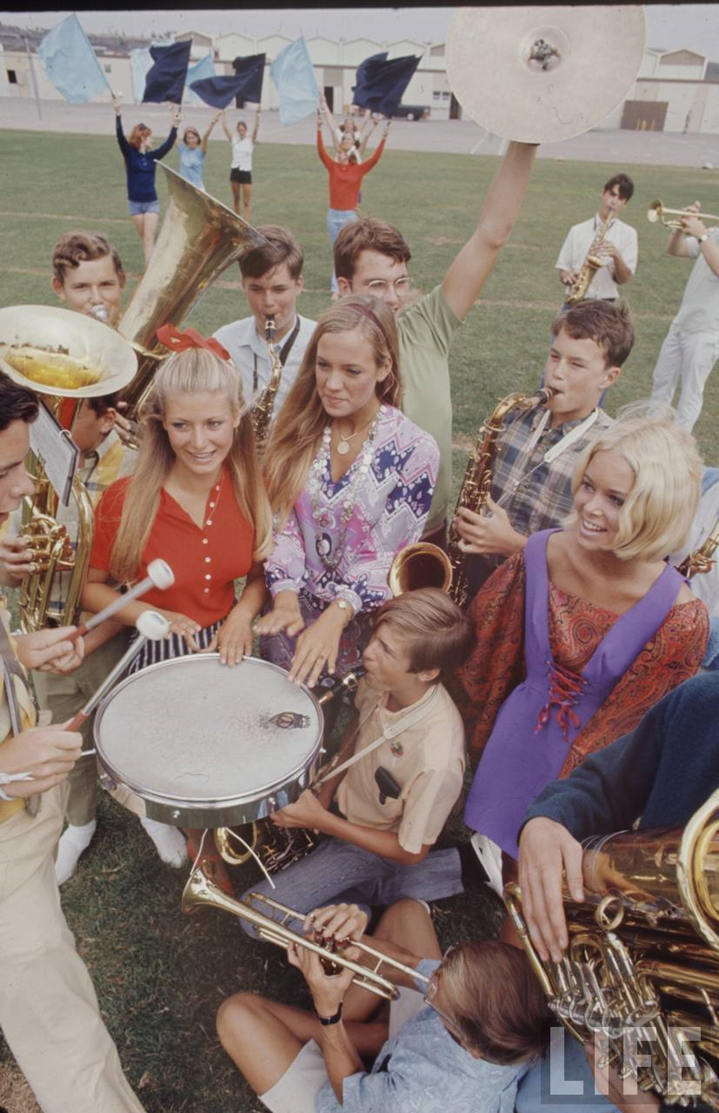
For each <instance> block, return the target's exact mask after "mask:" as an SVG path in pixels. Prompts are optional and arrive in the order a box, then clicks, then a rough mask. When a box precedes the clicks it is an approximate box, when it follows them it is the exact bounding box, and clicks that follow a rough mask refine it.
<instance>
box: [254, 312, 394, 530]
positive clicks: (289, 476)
mask: <svg viewBox="0 0 719 1113" xmlns="http://www.w3.org/2000/svg"><path fill="white" fill-rule="evenodd" d="M355 329H358V330H359V332H360V333H361V335H362V338H363V339H364V340H365V341H366V343H367V346H368V348H369V349H370V351H371V354H372V358H373V359H374V361H375V366H376V367H377V368H378V369H379V368H380V367H382V366H383V365H384V364H386V363H389V365H390V371H389V373H388V374H387V375H386V376H385V378H384V379H382V380H378V381H377V384H376V387H375V390H376V393H377V397H378V398H379V399H380V401H381V402H385V403H386V404H387V405H389V406H398V405H399V403H400V399H401V396H402V381H401V378H400V371H399V337H398V335H397V326H396V324H395V320H394V314H393V313H392V310H391V309H389V307H388V306H386V305H385V303H384V302H383V301H381V300H380V299H379V298H375V297H369V296H366V295H359V294H352V295H350V296H349V297H346V298H341V299H340V300H339V301H337V302H335V304H334V305H333V306H331V307H330V308H329V309H327V310H326V311H325V312H324V313H323V314H322V316H321V317H320V319H319V321H318V322H317V327H316V328H315V331H314V332H313V333H312V337H311V339H310V342H309V344H308V345H307V348H306V349H305V354H304V357H303V359H302V364H301V366H300V370H299V373H298V375H297V378H296V379H295V381H294V383H293V385H292V389H291V390H290V392H289V394H288V395H287V398H286V399H285V403H284V405H283V407H282V409H281V410H280V413H279V416H278V418H277V422H276V425H275V428H274V432H273V434H272V438H271V440H270V442H269V444H268V446H267V450H266V452H265V480H266V483H267V493H268V495H269V498H270V504H271V506H272V509H273V510H274V511H275V513H276V515H277V520H278V526H279V528H281V527H282V525H283V524H284V522H285V521H286V520H287V516H288V514H289V513H290V511H291V510H292V507H293V506H294V504H295V500H296V499H297V496H298V495H299V493H300V491H301V490H302V488H303V487H304V485H305V481H306V479H307V475H308V473H309V470H310V467H311V466H312V461H313V460H314V458H315V456H316V455H317V451H318V449H319V446H320V442H321V440H322V432H323V430H324V427H325V425H326V424H327V422H328V420H329V419H328V417H327V414H326V413H325V410H324V407H323V405H322V402H321V400H320V396H319V393H318V391H317V384H316V381H315V363H316V361H317V347H318V345H319V342H320V340H321V339H322V337H323V336H325V335H326V334H327V333H338V332H354V331H355Z"/></svg>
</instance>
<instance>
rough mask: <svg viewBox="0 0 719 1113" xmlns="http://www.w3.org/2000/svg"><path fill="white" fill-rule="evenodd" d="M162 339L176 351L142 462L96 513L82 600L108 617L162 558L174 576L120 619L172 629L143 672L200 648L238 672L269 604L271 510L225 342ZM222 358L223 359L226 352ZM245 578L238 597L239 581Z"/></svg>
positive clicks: (149, 415) (152, 410) (152, 407)
mask: <svg viewBox="0 0 719 1113" xmlns="http://www.w3.org/2000/svg"><path fill="white" fill-rule="evenodd" d="M158 336H159V337H160V339H161V340H162V342H163V343H165V344H167V346H168V347H172V348H174V349H175V352H176V354H174V355H172V356H170V358H169V359H167V360H166V361H165V362H164V363H163V364H162V365H161V367H160V369H159V371H158V372H157V374H156V376H155V381H154V386H153V390H152V393H151V395H150V398H149V400H148V402H147V405H146V408H145V412H144V414H143V417H142V421H143V427H144V431H143V437H142V443H141V447H140V451H139V454H138V460H137V467H136V469H135V473H134V475H133V476H132V477H131V478H129V479H121V480H118V481H117V482H116V483H113V484H112V485H111V486H110V487H108V489H107V491H106V492H105V494H104V495H103V496H102V498H101V499H100V502H99V503H98V506H97V509H96V511H95V541H94V544H93V549H92V555H91V557H90V571H89V575H88V580H87V584H86V586H85V591H84V594H83V605H84V606H85V607H86V608H87V609H88V610H89V611H99V610H101V609H102V608H103V607H105V606H106V605H107V604H108V603H110V602H112V601H113V600H114V599H116V598H117V597H118V591H117V589H116V587H115V586H114V585H119V584H132V583H134V582H135V581H136V580H138V579H142V577H143V576H144V575H145V574H146V570H147V565H148V564H149V563H150V561H151V560H154V559H155V558H156V557H162V558H163V559H164V560H166V561H167V562H168V563H169V564H170V566H171V567H172V569H173V572H174V573H175V583H174V585H173V586H172V587H171V588H170V589H169V590H168V591H158V590H154V589H153V590H152V591H150V592H148V593H147V595H145V596H143V598H142V599H138V600H135V601H133V602H130V603H128V604H127V606H126V607H124V608H123V609H122V610H120V611H119V612H118V614H117V617H118V618H119V619H120V620H121V621H123V622H125V623H127V624H128V625H132V624H134V622H135V620H136V619H137V616H138V614H139V613H140V612H141V611H143V610H158V611H160V612H161V613H162V614H164V615H166V617H167V618H168V619H169V620H170V622H171V635H170V637H169V638H168V639H167V640H166V641H165V642H150V643H148V646H147V647H146V651H145V653H144V654H143V653H141V654H140V656H139V658H136V665H135V667H136V668H142V667H143V666H144V665H146V664H149V663H150V662H151V661H155V660H163V659H167V658H168V657H176V656H179V655H184V654H187V653H193V652H197V651H198V650H200V649H208V650H209V649H218V650H219V653H220V660H221V661H222V662H223V664H227V665H234V664H235V663H237V662H238V661H241V660H242V657H243V655H244V654H245V653H249V652H250V651H251V649H252V632H251V624H252V621H253V619H254V618H255V616H256V615H257V614H259V612H260V609H261V607H262V605H263V603H264V600H265V583H264V576H263V572H262V565H261V561H262V560H263V559H264V557H265V556H266V555H267V554H268V552H269V550H270V547H271V514H270V509H269V503H268V501H267V497H266V495H265V491H264V486H263V483H262V479H261V476H260V472H259V467H258V464H257V458H256V455H255V441H254V435H253V432H252V422H251V419H250V416H249V412H248V410H247V409H246V408H245V407H243V404H242V390H241V385H240V377H239V374H238V372H237V371H236V370H235V368H234V367H233V366H232V364H231V363H230V362H229V358H228V357H227V353H226V352H225V350H224V348H222V345H221V344H219V343H218V341H215V340H203V338H202V337H200V336H199V335H198V334H197V333H195V332H194V331H193V330H192V329H189V330H188V331H187V332H186V333H185V334H184V335H182V334H180V333H178V332H177V331H176V330H175V329H173V328H172V326H171V325H170V326H165V327H164V328H163V329H160V330H159V332H158ZM220 352H221V353H223V356H222V357H221V356H220V354H218V353H220ZM243 576H246V577H247V581H246V583H245V586H244V589H243V591H242V594H241V597H240V599H239V601H238V602H235V601H234V581H235V580H236V579H239V578H240V577H243Z"/></svg>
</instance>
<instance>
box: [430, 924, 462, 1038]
mask: <svg viewBox="0 0 719 1113" xmlns="http://www.w3.org/2000/svg"><path fill="white" fill-rule="evenodd" d="M457 946H458V944H457V943H453V944H452V946H451V947H448V948H447V950H446V951H445V952H444V954H443V956H442V963H441V964H440V965H439V966H438V967H437V969H436V970H435V971H433V973H432V976H431V977H430V979H429V984H428V985H427V989H426V990H425V993H424V998H423V1000H424V1003H425V1005H429V1007H430V1009H434V1011H435V1012H436V1013H437V1015H438V1016H440V1017H441V1018H442V1020H443V1021H444V1023H445V1024H448V1025H449V1027H450V1028H452V1029H453V1030H454V1031H455V1032H457V1031H458V1029H457V1025H456V1023H455V1021H454V1020H452V1017H451V1016H447V1014H446V1013H443V1012H442V1010H441V1009H440V1008H439V1007H438V1006H437V1005H436V1004H435V1003H434V999H435V997H436V996H437V990H438V989H439V975H440V973H441V970H442V966H443V965H444V961H445V959H446V958H448V957H449V955H451V953H452V951H454V950H456V948H457Z"/></svg>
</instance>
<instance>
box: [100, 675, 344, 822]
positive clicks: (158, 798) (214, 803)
mask: <svg viewBox="0 0 719 1113" xmlns="http://www.w3.org/2000/svg"><path fill="white" fill-rule="evenodd" d="M219 658H220V654H219V653H202V654H197V653H192V654H187V655H185V656H182V657H168V659H167V660H165V661H155V662H154V663H153V664H151V665H147V667H146V668H144V669H141V670H140V671H139V672H135V673H131V674H130V676H126V677H125V679H124V680H122V681H121V682H120V683H119V684H118V685H117V686H116V687H115V688H113V689H112V691H111V692H108V694H107V696H106V697H105V699H104V700H102V702H101V703H100V705H99V707H98V708H97V712H96V715H95V722H94V725H93V735H94V739H95V748H96V750H97V758H98V761H99V762H100V764H101V765H102V766H103V768H104V769H105V770H106V771H107V772H108V773H109V774H110V776H112V777H113V779H115V780H116V781H117V783H118V784H121V785H122V786H123V787H124V788H128V789H130V791H131V792H134V793H135V794H136V795H137V796H139V797H140V798H141V799H143V800H151V801H153V803H156V804H163V805H166V806H168V807H173V806H175V807H186V808H192V809H195V810H200V809H207V810H212V809H213V808H217V809H219V808H224V807H228V806H229V807H232V805H237V806H238V807H239V806H242V805H246V804H252V803H255V802H258V801H261V800H263V799H267V797H269V796H272V795H273V794H274V793H275V792H277V791H280V790H281V789H283V788H285V787H286V785H287V784H288V783H290V782H293V781H298V780H299V779H300V777H301V776H302V775H303V774H304V773H306V772H307V771H308V770H309V769H311V768H312V766H313V764H314V762H315V761H316V760H317V757H318V755H319V753H320V750H321V749H322V742H323V737H324V715H323V713H322V706H321V704H320V703H319V701H318V699H317V697H316V696H315V695H314V693H313V692H312V689H311V688H308V687H307V685H306V684H301V685H298V687H300V688H301V689H302V691H303V692H304V693H305V695H307V696H309V699H310V702H311V703H312V704H313V705H314V708H315V710H316V712H317V718H318V723H317V725H318V733H317V740H316V742H315V745H314V747H313V749H312V752H311V753H310V754H309V755H307V757H306V758H305V759H304V760H303V761H301V762H300V763H298V764H297V765H296V766H294V767H293V768H292V769H288V770H286V771H285V772H284V773H283V775H282V780H277V781H274V782H273V783H272V784H268V785H263V786H262V788H261V789H258V790H255V791H254V792H250V793H238V792H235V793H233V794H232V795H229V796H207V797H205V798H198V797H197V796H183V795H181V794H180V793H175V794H174V795H169V794H167V793H164V792H159V791H158V790H157V789H148V788H147V787H145V786H144V785H141V784H139V783H138V782H137V781H135V780H134V779H132V778H129V777H127V776H126V775H125V774H123V773H121V771H120V770H119V769H117V768H116V767H115V765H114V764H113V762H112V761H111V760H110V758H108V757H107V755H106V754H105V753H104V751H103V748H102V740H101V738H100V727H101V723H102V718H103V715H104V713H105V711H106V709H107V708H108V707H109V706H110V703H111V702H112V700H113V698H114V697H115V696H116V695H118V694H119V693H120V692H121V691H123V690H124V689H125V688H127V687H129V686H130V685H131V684H132V683H133V682H134V681H136V680H137V679H138V677H140V676H145V675H146V674H148V673H150V672H154V671H157V670H158V669H163V668H167V667H168V666H170V665H178V664H188V663H190V664H191V663H192V662H193V661H197V660H202V661H211V660H219ZM242 661H243V662H244V661H253V662H255V663H256V664H260V665H263V666H264V667H266V668H268V669H271V670H272V671H273V672H276V673H280V674H281V675H282V676H284V677H287V675H288V673H287V670H286V669H283V668H282V667H281V666H280V665H275V664H274V663H273V662H272V661H264V660H263V659H262V658H261V657H254V656H252V655H249V654H248V655H247V656H245V657H243V659H242ZM241 663H242V662H241ZM233 667H236V666H233Z"/></svg>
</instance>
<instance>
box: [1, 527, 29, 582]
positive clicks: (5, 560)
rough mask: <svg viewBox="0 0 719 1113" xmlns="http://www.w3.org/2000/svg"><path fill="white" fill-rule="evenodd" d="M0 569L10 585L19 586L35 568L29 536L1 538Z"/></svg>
mask: <svg viewBox="0 0 719 1113" xmlns="http://www.w3.org/2000/svg"><path fill="white" fill-rule="evenodd" d="M0 569H1V570H2V573H3V575H2V582H3V583H5V584H6V585H7V586H8V587H18V586H19V585H20V584H21V583H22V582H23V580H24V579H25V577H26V576H29V575H30V574H31V572H33V571H34V570H35V566H34V564H33V553H32V549H30V548H29V542H28V539H27V537H3V538H0Z"/></svg>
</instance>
